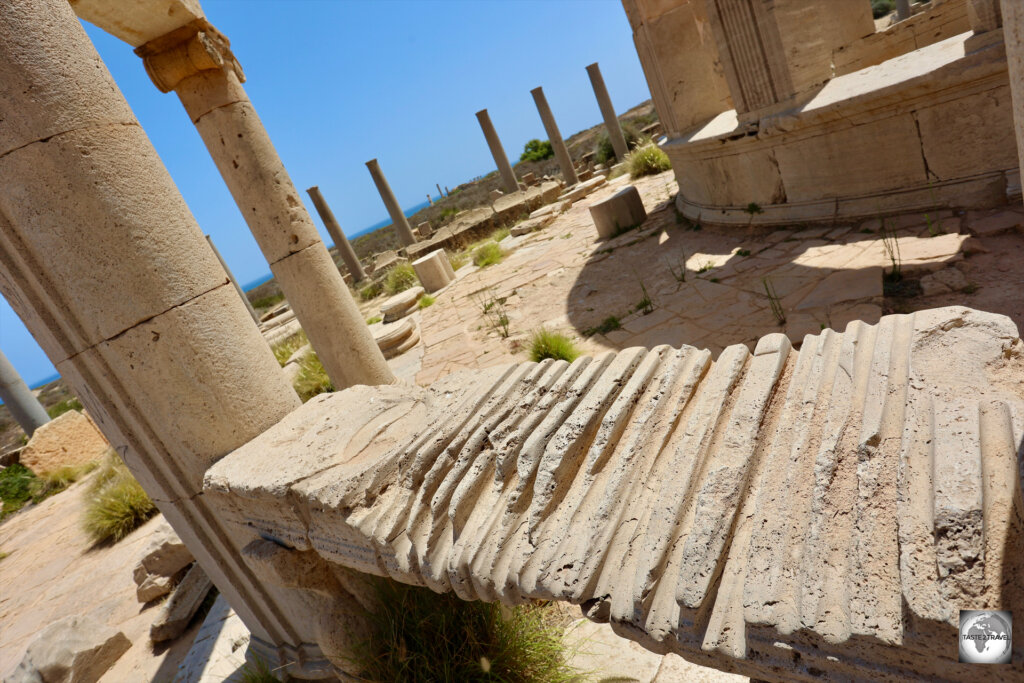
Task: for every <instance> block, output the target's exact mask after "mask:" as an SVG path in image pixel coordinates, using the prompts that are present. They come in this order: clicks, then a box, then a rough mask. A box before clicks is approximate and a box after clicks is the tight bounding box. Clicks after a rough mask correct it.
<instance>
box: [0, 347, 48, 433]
mask: <svg viewBox="0 0 1024 683" xmlns="http://www.w3.org/2000/svg"><path fill="white" fill-rule="evenodd" d="M0 401H3V403H4V406H5V407H6V408H7V410H8V412H10V414H11V417H13V418H14V421H15V422H17V423H18V425H19V426H21V428H22V429H23V430H24V431H25V434H27V435H28V436H32V434H33V432H35V431H36V430H37V429H39V428H40V427H42V426H43V425H44V424H46V423H47V422H49V421H50V416H49V415H47V414H46V409H45V408H43V406H42V404H40V403H39V401H38V400H37V399H36V397H35V396H33V395H32V391H31V390H30V389H29V388H28V385H27V384H25V380H23V379H22V378H21V375H19V374H18V371H17V370H15V369H14V366H13V365H11V362H10V361H9V360H7V356H5V355H4V354H3V353H2V352H0Z"/></svg>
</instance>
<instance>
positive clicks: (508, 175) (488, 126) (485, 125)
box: [476, 109, 519, 192]
mask: <svg viewBox="0 0 1024 683" xmlns="http://www.w3.org/2000/svg"><path fill="white" fill-rule="evenodd" d="M476 120H477V121H479V122H480V128H481V129H482V130H483V131H484V137H485V138H487V146H488V147H490V148H491V156H492V157H494V163H495V164H497V166H498V173H500V174H501V182H502V184H503V185H504V186H505V191H506V192H518V191H519V181H518V180H516V174H515V172H514V171H513V170H512V165H511V164H510V163H508V157H507V156H505V148H504V147H502V146H501V139H500V138H499V137H498V132H497V131H496V130H494V124H492V123H491V116H490V114H488V113H487V110H486V109H481V110H480V111H478V112H477V113H476Z"/></svg>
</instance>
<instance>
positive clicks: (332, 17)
mask: <svg viewBox="0 0 1024 683" xmlns="http://www.w3.org/2000/svg"><path fill="white" fill-rule="evenodd" d="M203 7H204V9H205V11H206V14H207V18H208V19H209V20H210V22H211V23H212V24H213V25H214V26H216V27H217V28H218V29H220V31H221V32H222V33H224V34H225V35H227V36H228V38H229V39H230V40H231V45H232V49H233V50H234V52H235V55H236V56H237V57H238V59H239V61H240V62H241V64H242V67H243V69H244V70H245V73H246V77H247V79H248V80H247V82H246V84H245V87H246V90H247V91H248V93H249V97H250V98H251V99H252V101H253V103H254V105H255V107H256V110H257V112H258V113H259V115H260V117H261V118H262V120H263V123H264V125H265V126H266V128H267V130H268V131H269V133H270V137H271V139H272V140H273V141H274V144H275V146H276V147H277V150H278V153H279V154H280V155H281V158H282V159H283V161H284V164H285V166H286V167H287V169H288V172H289V174H290V175H291V177H292V180H293V181H294V182H295V185H296V186H297V187H298V189H299V191H300V193H301V194H302V196H303V198H304V199H305V200H306V205H307V208H308V210H309V211H310V213H311V215H313V217H314V222H315V223H316V225H317V227H318V228H319V229H320V232H321V236H322V237H323V239H324V241H325V242H326V243H330V238H329V237H328V235H327V233H326V231H325V230H324V229H323V226H322V225H321V224H320V220H319V218H318V217H317V216H316V213H315V211H314V209H313V206H312V203H311V202H309V200H308V197H306V194H305V189H306V188H307V187H309V186H311V185H319V186H320V189H321V191H322V192H323V193H324V196H325V198H326V199H327V201H328V202H329V203H330V204H331V207H332V209H333V210H334V214H335V216H336V217H337V218H338V221H339V222H340V223H341V225H342V228H343V229H344V230H345V231H346V232H348V233H354V232H357V231H359V230H361V229H362V228H364V227H366V226H369V225H372V224H374V223H377V222H378V221H381V220H384V219H385V218H386V216H387V213H386V211H385V209H384V206H383V204H382V203H381V201H380V197H379V195H378V194H377V192H376V190H375V188H374V186H373V182H372V180H371V179H370V174H369V172H368V171H367V170H366V167H365V165H364V164H365V162H366V161H368V160H369V159H372V158H374V157H376V158H377V159H378V160H379V161H380V165H381V168H382V169H383V171H384V173H385V174H386V175H387V177H388V181H389V182H390V184H391V187H392V189H393V190H394V192H395V194H396V195H397V196H398V199H399V201H400V202H401V203H402V205H403V206H405V207H411V206H413V205H415V204H418V203H420V202H422V201H424V200H425V199H426V195H427V192H431V193H432V194H433V195H436V190H435V189H434V183H440V184H441V185H442V186H445V185H448V186H451V187H454V186H455V185H457V184H459V183H460V182H463V181H465V180H469V179H470V178H472V177H474V176H477V175H482V174H485V173H488V172H490V171H492V170H494V162H493V161H492V159H491V156H490V152H489V151H488V148H487V144H486V142H485V140H484V137H483V134H482V133H481V132H480V127H479V125H478V124H477V121H476V116H475V114H476V112H477V111H478V110H480V109H483V108H486V109H488V111H489V112H490V115H491V120H492V121H493V123H494V126H495V128H496V129H497V131H498V135H499V136H501V139H502V142H503V144H504V146H505V150H506V153H507V154H508V156H509V158H510V159H511V160H513V161H514V160H515V159H518V157H519V153H520V152H521V151H522V148H523V144H524V143H525V142H526V141H527V140H529V139H530V138H540V139H544V138H545V137H546V135H545V134H544V129H543V126H542V125H541V122H540V118H539V116H538V115H537V110H536V108H535V107H534V104H533V99H532V98H531V97H530V90H531V89H532V88H535V87H537V86H538V85H540V86H543V87H544V92H545V94H546V95H547V99H548V102H549V104H550V105H551V108H552V110H553V112H554V114H555V117H556V119H557V120H558V125H559V128H560V130H561V131H562V134H563V136H565V137H568V136H569V135H571V134H572V133H574V132H576V131H578V130H581V129H583V128H587V127H589V126H592V125H595V124H597V123H599V122H600V120H601V115H600V111H599V110H598V107H597V102H596V101H595V99H594V94H593V90H591V87H590V81H589V79H588V78H587V74H586V71H585V67H586V66H587V65H588V64H590V63H591V62H595V61H596V62H599V63H600V65H601V71H602V73H603V75H604V79H605V83H606V84H607V86H608V90H609V92H610V93H611V97H612V101H613V103H614V104H615V107H616V110H617V111H619V112H620V113H621V112H623V111H625V110H626V109H628V108H629V107H632V106H633V105H635V104H637V103H639V102H641V101H643V100H645V99H648V98H649V97H650V95H649V93H648V90H647V83H646V81H645V80H644V76H643V72H642V71H641V68H640V62H639V60H638V58H637V55H636V50H635V48H634V47H633V40H632V34H631V32H630V28H629V22H628V21H627V19H626V14H625V12H624V10H623V8H622V5H621V3H620V2H619V1H618V0H475V1H472V0H461V1H459V0H449V1H442V0H409V1H405V0H378V1H376V2H355V1H353V0H205V1H204V2H203ZM85 27H86V31H87V33H88V34H89V36H90V38H92V40H93V42H94V44H95V45H96V49H97V50H98V51H99V53H100V55H101V56H102V57H103V59H104V61H105V62H106V63H107V67H108V68H109V69H110V71H111V73H113V75H114V78H115V80H116V81H117V83H118V85H119V86H120V88H121V91H122V92H123V93H124V95H125V97H126V98H127V100H128V103H129V104H130V105H131V106H132V109H133V110H134V111H135V115H136V116H137V117H138V119H139V121H140V122H141V123H142V126H143V127H144V128H145V130H146V132H147V133H148V134H149V137H150V139H151V140H152V142H153V145H154V146H155V147H156V150H157V152H158V153H159V154H160V157H161V158H162V159H163V162H164V164H165V165H166V166H167V168H168V170H169V171H170V173H171V176H172V177H173V178H174V181H175V183H177V185H178V189H179V190H180V191H181V193H182V195H183V196H184V197H185V200H186V201H187V202H188V205H189V207H190V208H191V210H192V213H193V214H194V215H195V217H196V219H197V220H198V222H199V225H200V227H201V228H202V229H203V231H204V232H206V233H209V234H210V235H211V236H212V237H213V240H214V242H215V243H216V244H217V246H218V248H219V249H220V251H221V253H222V254H223V256H224V258H225V260H226V261H227V262H228V266H229V267H230V268H231V269H232V270H233V271H234V273H235V275H236V276H237V277H238V279H239V281H241V282H242V283H246V282H250V281H252V280H254V279H256V278H258V277H260V276H261V275H263V274H265V273H267V272H268V270H269V269H268V267H267V264H266V261H264V260H263V257H262V255H261V254H260V251H259V248H258V247H257V246H256V243H255V241H254V240H253V238H252V236H251V235H250V233H249V230H248V228H247V227H246V225H245V222H244V221H243V220H242V217H241V215H240V214H239V212H238V209H237V207H236V206H235V203H234V201H233V200H232V198H231V195H230V194H229V193H228V190H227V188H226V187H225V185H224V182H223V181H222V180H221V178H220V175H219V174H218V173H217V169H216V167H215V166H214V165H213V162H212V161H211V160H210V157H209V155H208V154H207V153H206V149H205V148H204V147H203V144H202V141H201V140H200V139H199V135H198V133H197V132H196V131H195V128H194V127H193V126H192V124H191V123H190V122H189V119H188V117H187V116H186V115H185V113H184V110H183V109H182V107H181V104H180V103H179V102H178V99H177V97H176V96H174V95H173V94H161V93H160V92H159V91H158V90H157V89H156V88H155V87H154V86H153V85H152V84H151V83H150V81H149V79H148V77H147V76H146V74H145V72H144V70H143V68H142V64H141V60H140V59H139V58H138V57H136V56H135V55H134V54H133V53H132V50H131V48H130V47H129V46H128V45H127V44H125V43H122V42H121V41H119V40H117V39H116V38H113V37H112V36H110V35H108V34H106V33H104V32H103V31H100V30H99V29H96V28H94V27H93V26H91V25H89V24H85ZM0 349H2V350H3V351H4V353H5V354H6V355H7V357H8V358H9V359H10V360H11V362H12V363H13V364H14V366H15V368H17V369H18V371H19V372H20V373H21V374H22V376H23V377H24V378H25V380H26V381H27V382H29V384H35V383H37V382H39V381H40V380H42V379H44V378H46V377H48V376H49V375H51V374H53V373H54V370H53V367H52V365H50V363H49V362H48V361H47V359H46V356H45V355H44V354H43V352H42V351H41V350H40V349H39V347H38V346H37V345H36V343H35V341H34V340H33V339H32V337H31V336H30V335H29V334H28V332H27V330H25V328H24V327H23V326H22V324H21V321H20V320H19V319H18V318H17V316H15V315H14V313H13V312H12V311H11V309H10V307H9V306H8V305H7V303H6V302H5V301H3V300H2V299H0Z"/></svg>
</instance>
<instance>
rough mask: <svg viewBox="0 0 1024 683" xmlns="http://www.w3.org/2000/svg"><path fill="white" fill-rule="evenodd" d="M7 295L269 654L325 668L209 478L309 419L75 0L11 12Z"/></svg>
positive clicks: (1, 36) (307, 671)
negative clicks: (267, 438)
mask: <svg viewBox="0 0 1024 683" xmlns="http://www.w3.org/2000/svg"><path fill="white" fill-rule="evenodd" d="M0 111H3V112H5V114H4V125H3V126H2V127H0V178H3V186H4V189H3V192H0V292H2V293H3V295H4V297H5V298H6V299H7V300H8V301H9V302H10V304H11V306H12V307H13V308H14V310H15V311H16V312H17V313H18V315H19V316H20V317H21V319H22V320H23V321H24V322H25V324H26V326H27V327H28V329H29V330H30V331H31V332H32V335H33V336H34V337H35V339H36V340H37V341H38V342H39V344H40V346H42V348H43V350H44V351H45V352H46V355H47V356H48V357H49V359H50V360H51V361H52V362H53V364H54V365H55V366H56V368H57V370H58V372H60V374H61V376H62V377H64V378H65V380H66V381H67V382H68V383H69V384H70V385H71V387H72V389H73V390H74V391H75V394H76V395H77V396H78V398H79V399H80V400H81V401H82V403H83V404H84V405H85V407H86V408H87V409H88V411H89V414H90V415H91V416H92V418H93V419H94V420H95V422H96V424H97V426H98V427H99V429H100V430H101V431H102V432H103V434H104V436H106V438H107V439H108V440H109V441H110V443H111V444H112V445H113V447H114V448H115V449H116V450H117V452H118V453H119V454H120V456H121V457H122V458H123V459H124V460H125V462H126V464H127V465H128V467H129V469H130V470H131V471H132V473H133V474H134V475H135V477H136V478H138V480H139V482H140V483H141V484H142V486H143V487H144V488H145V490H146V492H147V493H149V495H150V496H151V497H152V498H153V500H154V502H155V503H156V505H157V507H158V508H159V509H160V511H161V512H163V514H164V515H165V516H166V518H167V520H168V521H169V522H170V523H171V525H172V526H173V527H174V529H175V531H177V533H178V534H179V536H181V538H182V540H183V541H184V542H185V544H186V545H187V546H188V548H189V550H190V551H191V552H192V554H193V555H194V556H195V557H196V560H197V561H198V562H199V564H200V565H201V566H202V567H203V569H204V570H205V572H206V573H207V574H208V575H209V577H210V578H211V579H212V580H213V582H214V583H215V584H216V585H217V588H218V589H219V590H220V591H221V593H222V594H223V595H224V596H225V598H226V599H227V600H228V602H229V603H230V604H231V606H232V607H233V608H234V609H235V611H236V612H237V613H238V614H239V616H240V617H241V618H242V620H243V621H244V622H245V625H246V627H247V628H249V629H250V631H251V632H252V634H253V637H254V639H255V641H258V642H260V643H264V644H268V647H269V648H270V649H269V651H268V650H264V651H263V652H264V654H269V655H271V656H274V657H275V658H276V659H277V660H278V661H279V662H282V663H289V662H290V664H289V666H288V667H287V671H288V672H290V673H294V674H297V675H301V676H302V677H318V676H319V677H324V676H325V675H326V674H328V673H329V670H328V669H327V663H326V661H325V660H324V659H323V657H322V655H321V654H320V653H319V648H318V647H316V646H313V645H310V643H313V642H314V641H313V640H312V639H311V638H312V633H311V631H310V625H309V624H308V623H307V622H306V620H305V619H304V616H303V615H302V613H301V611H300V610H297V609H296V608H295V605H294V604H293V601H291V600H290V598H289V594H288V593H287V592H286V591H283V590H282V589H279V588H276V587H274V586H270V585H268V584H266V583H265V582H263V581H260V580H259V579H258V578H257V577H256V575H255V574H254V573H253V572H252V570H251V569H250V567H249V566H248V565H247V564H246V562H245V561H244V560H243V559H242V557H241V554H240V548H239V547H238V543H239V540H238V538H237V534H234V533H232V531H231V530H230V529H229V528H228V527H227V526H226V520H227V518H228V517H229V516H230V514H231V513H230V510H226V509H222V508H217V507H216V506H214V505H213V504H212V503H211V502H210V501H209V500H208V499H207V498H206V497H204V496H203V495H202V483H203V476H204V474H205V472H206V470H207V469H208V468H209V467H210V466H211V465H212V464H213V463H215V462H216V461H217V460H219V459H220V458H221V457H223V456H224V455H226V454H227V453H230V452H232V451H234V450H236V449H237V448H239V447H240V446H242V445H243V444H245V443H247V442H248V441H250V440H251V439H253V438H254V437H256V436H257V435H259V434H260V433H262V432H264V431H265V430H266V429H268V428H269V427H271V426H272V425H274V424H276V423H277V422H278V421H280V420H281V419H282V418H284V417H285V416H286V415H287V414H288V413H290V412H292V411H293V410H294V409H295V408H297V407H298V406H299V399H298V397H297V396H296V395H295V392H294V391H292V388H291V387H290V386H289V385H288V382H287V380H286V379H285V377H284V374H283V373H282V372H281V368H280V367H279V366H278V364H277V362H276V361H275V360H274V356H273V354H272V353H271V352H270V349H269V348H268V347H267V345H266V343H265V342H264V341H263V338H262V337H261V336H260V333H259V331H258V330H257V328H256V326H255V325H253V324H252V321H251V319H250V317H249V314H248V312H247V311H246V310H245V306H244V305H243V304H242V302H240V301H239V300H238V296H237V294H236V292H235V290H234V288H233V287H232V286H231V284H230V283H229V282H228V279H227V277H226V275H225V273H224V269H223V268H221V266H220V264H219V263H217V259H216V257H214V255H213V252H212V251H211V250H210V249H209V248H208V247H207V245H206V242H205V240H204V239H203V233H202V232H201V231H200V230H199V226H198V225H197V224H196V222H195V219H194V218H193V217H192V215H191V213H190V212H189V210H188V207H187V206H186V205H185V202H184V200H183V199H182V198H181V195H180V194H178V191H177V188H176V187H175V185H174V182H173V181H172V180H171V177H170V175H168V173H167V171H166V169H165V168H164V167H163V164H161V162H160V158H159V157H158V156H157V153H156V150H154V149H153V146H152V145H151V144H150V142H149V139H148V138H147V136H146V133H145V132H144V131H143V130H142V128H141V127H140V126H139V124H138V122H137V121H136V119H135V117H134V115H133V114H132V111H131V109H130V107H129V106H128V103H127V102H125V100H124V97H123V96H122V95H121V92H120V90H118V87H117V85H116V84H115V83H114V80H113V78H111V76H110V73H109V72H108V71H107V68H106V66H105V65H104V63H103V61H102V60H101V59H100V57H99V55H98V54H97V53H96V50H95V49H94V48H93V46H92V43H90V41H89V39H88V37H87V36H86V34H85V31H84V30H83V29H82V25H81V24H80V23H79V21H78V19H77V18H76V17H75V15H74V13H73V11H72V9H71V5H70V4H69V3H68V2H67V1H66V0H5V1H4V2H3V3H0Z"/></svg>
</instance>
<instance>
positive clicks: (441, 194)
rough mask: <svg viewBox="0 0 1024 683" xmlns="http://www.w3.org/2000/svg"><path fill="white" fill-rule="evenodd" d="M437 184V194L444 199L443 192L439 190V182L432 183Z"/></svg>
mask: <svg viewBox="0 0 1024 683" xmlns="http://www.w3.org/2000/svg"><path fill="white" fill-rule="evenodd" d="M434 185H436V186H437V196H438V197H440V198H441V199H444V192H442V191H441V183H434Z"/></svg>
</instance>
